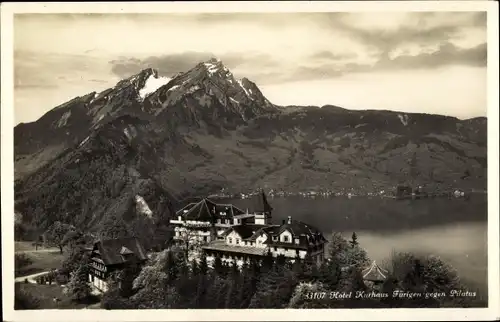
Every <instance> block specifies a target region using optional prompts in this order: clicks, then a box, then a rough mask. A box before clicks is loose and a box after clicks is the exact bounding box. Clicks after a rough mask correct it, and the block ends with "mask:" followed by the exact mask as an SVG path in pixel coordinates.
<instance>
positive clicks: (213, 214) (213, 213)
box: [177, 198, 244, 222]
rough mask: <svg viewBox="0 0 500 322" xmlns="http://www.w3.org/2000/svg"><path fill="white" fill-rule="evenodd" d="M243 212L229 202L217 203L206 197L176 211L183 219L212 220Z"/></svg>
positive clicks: (231, 216)
mask: <svg viewBox="0 0 500 322" xmlns="http://www.w3.org/2000/svg"><path fill="white" fill-rule="evenodd" d="M242 214H244V212H243V210H241V209H239V208H238V207H235V206H234V205H231V204H219V203H216V202H214V201H212V200H210V199H208V198H204V199H202V200H200V201H199V202H197V203H192V204H189V205H187V206H185V207H184V208H182V209H181V210H179V211H178V212H177V215H178V216H182V217H183V218H184V220H193V221H204V222H213V221H215V220H217V219H226V218H228V219H232V218H233V217H234V216H239V215H242Z"/></svg>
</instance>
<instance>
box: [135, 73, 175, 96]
mask: <svg viewBox="0 0 500 322" xmlns="http://www.w3.org/2000/svg"><path fill="white" fill-rule="evenodd" d="M169 81H170V78H168V77H158V78H157V77H155V76H154V75H151V76H149V77H148V79H147V80H146V82H145V84H144V87H143V88H141V89H140V90H139V97H140V98H141V99H145V98H146V96H148V95H149V94H151V93H154V92H156V90H157V89H158V88H160V87H162V86H163V85H166V84H167V83H168V82H169Z"/></svg>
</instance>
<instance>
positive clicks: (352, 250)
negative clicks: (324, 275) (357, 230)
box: [328, 233, 370, 269]
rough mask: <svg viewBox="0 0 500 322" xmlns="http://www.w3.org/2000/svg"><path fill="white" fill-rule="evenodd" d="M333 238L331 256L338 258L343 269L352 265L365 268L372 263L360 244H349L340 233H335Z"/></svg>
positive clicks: (330, 246)
mask: <svg viewBox="0 0 500 322" xmlns="http://www.w3.org/2000/svg"><path fill="white" fill-rule="evenodd" d="M331 239H332V240H331V243H330V245H329V249H328V253H329V257H330V258H331V259H334V260H336V261H337V263H338V265H339V266H340V268H341V269H342V268H344V267H351V266H355V267H358V268H360V269H363V268H365V267H366V266H367V265H368V264H369V263H370V259H369V258H368V254H367V253H366V251H365V250H364V249H363V248H361V247H360V246H359V244H356V245H353V244H352V243H351V244H349V243H348V242H347V240H345V239H344V238H343V237H342V235H341V234H340V233H334V234H333V235H332V238H331ZM356 243H357V237H356Z"/></svg>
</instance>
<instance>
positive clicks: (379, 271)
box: [362, 261, 388, 282]
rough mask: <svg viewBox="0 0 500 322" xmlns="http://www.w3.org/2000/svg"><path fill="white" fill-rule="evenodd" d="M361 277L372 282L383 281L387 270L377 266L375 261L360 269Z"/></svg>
mask: <svg viewBox="0 0 500 322" xmlns="http://www.w3.org/2000/svg"><path fill="white" fill-rule="evenodd" d="M362 274H363V279H365V280H367V281H372V282H382V281H385V279H386V277H387V274H388V272H387V271H386V270H385V269H383V268H381V267H380V266H378V265H377V264H376V263H375V261H373V263H372V264H371V265H370V266H369V267H367V268H365V269H364V270H363V271H362Z"/></svg>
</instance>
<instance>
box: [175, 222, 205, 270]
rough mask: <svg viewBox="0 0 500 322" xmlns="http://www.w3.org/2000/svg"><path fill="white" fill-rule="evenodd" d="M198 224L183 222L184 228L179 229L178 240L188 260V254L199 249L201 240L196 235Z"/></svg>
mask: <svg viewBox="0 0 500 322" xmlns="http://www.w3.org/2000/svg"><path fill="white" fill-rule="evenodd" d="M198 228H200V227H199V226H198V225H191V224H187V223H186V224H184V229H183V230H181V231H180V241H181V243H182V247H183V249H184V258H185V259H186V260H187V261H189V256H190V254H192V253H193V252H198V251H200V247H201V241H200V239H199V235H198V230H197V229H198Z"/></svg>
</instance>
